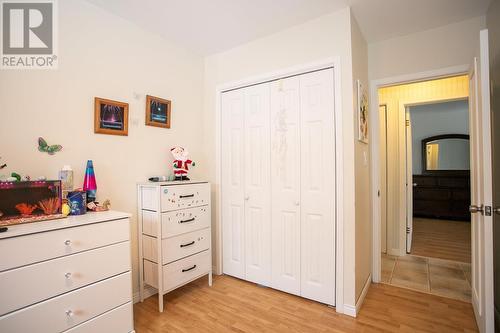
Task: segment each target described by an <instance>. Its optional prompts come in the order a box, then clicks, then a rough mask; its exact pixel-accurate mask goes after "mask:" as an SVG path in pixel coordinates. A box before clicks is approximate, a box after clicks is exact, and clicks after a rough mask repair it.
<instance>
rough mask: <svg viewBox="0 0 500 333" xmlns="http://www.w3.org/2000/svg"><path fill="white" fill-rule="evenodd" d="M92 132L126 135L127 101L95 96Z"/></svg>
mask: <svg viewBox="0 0 500 333" xmlns="http://www.w3.org/2000/svg"><path fill="white" fill-rule="evenodd" d="M94 104H95V106H94V108H95V110H94V133H100V134H112V135H128V103H122V102H117V101H112V100H109V99H104V98H99V97H96V98H95V99H94Z"/></svg>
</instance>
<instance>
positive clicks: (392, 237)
mask: <svg viewBox="0 0 500 333" xmlns="http://www.w3.org/2000/svg"><path fill="white" fill-rule="evenodd" d="M378 95H379V104H380V105H386V106H387V252H388V253H389V254H393V255H403V254H404V253H405V251H406V245H405V239H406V234H405V228H406V192H405V184H406V165H405V164H406V163H405V154H406V148H405V125H404V121H405V106H408V105H415V104H425V103H432V102H438V101H446V100H457V99H464V98H467V97H468V96H469V79H468V76H467V75H463V76H457V77H450V78H444V79H438V80H432V81H425V82H416V83H410V84H404V85H399V86H392V87H385V88H380V89H379V91H378ZM382 232H384V231H383V230H382Z"/></svg>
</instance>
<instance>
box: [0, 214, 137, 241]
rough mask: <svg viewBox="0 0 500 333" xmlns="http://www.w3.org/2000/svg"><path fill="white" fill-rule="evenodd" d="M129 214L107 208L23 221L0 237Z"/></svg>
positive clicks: (68, 226)
mask: <svg viewBox="0 0 500 333" xmlns="http://www.w3.org/2000/svg"><path fill="white" fill-rule="evenodd" d="M130 216H131V214H129V213H123V212H117V211H114V210H109V211H105V212H90V213H87V214H84V215H73V216H68V217H66V218H62V219H57V220H48V221H41V222H34V223H25V224H17V225H11V226H8V228H9V229H8V230H7V231H6V232H2V233H0V239H4V238H10V237H17V236H23V235H28V234H34V233H38V232H45V231H51V230H57V229H64V228H72V227H78V226H82V225H86V224H92V223H99V222H105V221H112V220H120V219H126V218H129V217H130Z"/></svg>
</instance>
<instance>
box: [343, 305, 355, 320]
mask: <svg viewBox="0 0 500 333" xmlns="http://www.w3.org/2000/svg"><path fill="white" fill-rule="evenodd" d="M344 314H345V315H347V316H351V317H354V318H356V307H355V306H353V305H350V304H344Z"/></svg>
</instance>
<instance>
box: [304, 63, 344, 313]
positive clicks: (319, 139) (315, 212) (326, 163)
mask: <svg viewBox="0 0 500 333" xmlns="http://www.w3.org/2000/svg"><path fill="white" fill-rule="evenodd" d="M300 118H301V121H300V122H301V145H300V146H301V163H300V166H301V177H300V179H301V296H303V297H306V298H310V299H313V300H316V301H319V302H323V303H327V304H332V305H334V303H335V255H334V254H335V252H334V250H335V234H334V233H335V228H334V227H335V224H334V202H335V192H334V185H335V184H334V179H335V178H334V176H335V163H334V156H335V154H334V153H335V149H334V147H335V141H334V90H333V69H328V70H323V71H318V72H313V73H308V74H304V75H300Z"/></svg>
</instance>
